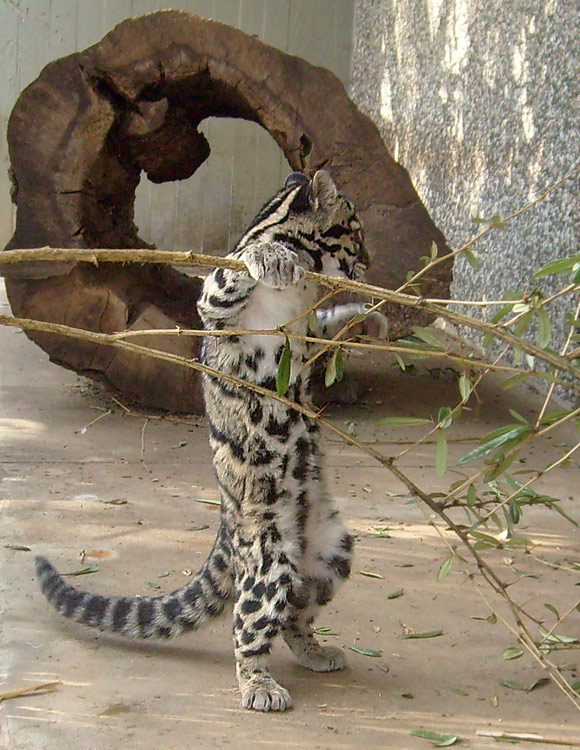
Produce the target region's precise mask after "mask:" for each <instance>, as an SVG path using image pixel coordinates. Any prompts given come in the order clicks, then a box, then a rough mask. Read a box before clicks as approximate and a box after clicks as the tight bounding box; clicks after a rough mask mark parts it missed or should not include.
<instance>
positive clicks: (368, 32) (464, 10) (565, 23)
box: [351, 0, 580, 346]
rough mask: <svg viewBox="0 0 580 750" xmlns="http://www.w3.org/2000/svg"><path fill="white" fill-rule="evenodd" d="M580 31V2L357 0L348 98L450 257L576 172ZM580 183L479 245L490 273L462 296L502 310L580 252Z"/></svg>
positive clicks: (463, 270) (463, 284)
mask: <svg viewBox="0 0 580 750" xmlns="http://www.w3.org/2000/svg"><path fill="white" fill-rule="evenodd" d="M579 23H580V10H579V6H578V2H577V0H540V1H539V0H517V2H509V3H501V2H487V1H486V0H397V2H392V0H357V2H356V6H355V37H354V51H353V84H352V89H351V96H352V97H353V99H354V101H355V102H356V104H357V105H358V106H359V107H360V108H361V109H362V110H363V111H364V112H366V114H368V115H370V116H371V117H372V119H373V120H374V122H375V123H376V124H377V126H378V127H379V129H380V131H381V134H382V135H383V137H384V139H385V142H386V145H387V148H388V149H389V150H390V152H391V153H392V154H393V156H394V157H395V159H396V160H397V161H399V162H400V163H401V164H403V165H404V166H405V167H406V168H407V169H408V170H409V172H410V175H411V179H412V180H413V183H414V185H415V188H416V189H417V191H418V192H419V194H420V196H421V198H422V200H423V202H424V203H425V205H426V207H427V210H428V211H429V212H430V214H431V216H432V217H433V219H434V221H435V223H436V224H437V225H438V226H439V227H440V228H441V230H442V231H443V232H444V234H445V235H446V237H447V239H448V241H449V243H450V244H451V245H452V246H455V247H457V246H459V245H460V244H461V243H462V242H463V241H465V240H467V239H468V238H470V237H471V236H472V235H473V234H474V233H475V232H476V231H478V230H479V229H481V225H479V224H475V223H473V218H475V217H491V216H493V215H494V214H501V215H506V214H509V213H511V212H512V211H514V210H516V209H517V208H518V207H520V206H522V205H524V204H526V203H527V202H528V201H529V200H531V199H533V198H535V197H536V196H538V195H539V194H540V193H541V192H542V191H543V190H544V188H546V187H547V186H549V185H550V184H551V183H552V182H554V181H556V180H557V179H558V178H559V177H560V176H562V175H563V174H565V173H566V172H567V171H569V170H571V169H572V168H573V167H574V166H575V164H576V165H577V164H578V158H579V153H578V142H579V135H580V133H579V130H580V78H579V76H578V69H579V63H580V60H579V50H580V47H579V45H578V27H579ZM579 184H580V182H579V179H578V176H576V179H575V180H572V181H569V182H567V183H566V184H565V185H563V186H562V187H561V188H559V189H558V190H557V191H555V192H554V193H553V194H552V195H551V196H550V197H549V199H548V200H546V201H545V202H543V203H542V204H541V205H539V206H538V207H536V208H535V209H534V210H533V211H532V212H529V213H526V214H523V215H522V216H521V217H520V218H518V219H517V220H516V221H515V222H514V223H513V225H510V228H509V229H508V230H505V231H501V230H498V231H495V232H494V233H492V235H490V236H489V237H488V239H487V240H486V241H485V242H482V243H480V244H479V245H478V247H477V248H476V249H485V248H487V249H488V254H487V255H486V257H485V259H484V265H483V268H482V269H481V270H480V271H474V270H473V269H472V268H471V267H470V266H469V265H468V264H467V263H466V262H463V261H460V262H459V263H458V264H457V265H456V268H455V284H454V290H453V291H454V296H456V297H457V298H458V299H465V298H467V299H481V298H482V297H486V298H487V299H497V298H500V299H501V296H502V295H503V293H504V292H505V291H506V290H507V289H510V288H511V289H515V288H518V289H521V288H522V287H523V286H525V285H526V284H527V283H528V280H529V278H530V273H531V272H532V271H533V270H535V269H537V268H538V267H540V266H541V265H543V264H544V263H545V262H547V261H548V260H550V259H551V258H554V257H558V256H565V255H567V254H569V253H570V252H577V250H578V244H579V240H580V190H579ZM532 283H533V282H532ZM563 313H564V310H563V309H561V310H559V311H558V313H557V318H558V319H559V321H560V330H559V332H558V334H559V339H560V340H561V341H562V339H563V330H564V314H563ZM551 345H552V346H556V344H555V343H552V344H551Z"/></svg>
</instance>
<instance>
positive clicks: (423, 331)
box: [413, 326, 445, 351]
mask: <svg viewBox="0 0 580 750" xmlns="http://www.w3.org/2000/svg"><path fill="white" fill-rule="evenodd" d="M413 333H414V334H415V336H417V338H419V339H421V341H424V342H425V343H426V344H429V346H432V347H433V348H434V349H438V350H439V351H443V350H444V349H445V346H444V344H443V343H442V342H441V341H439V339H438V338H437V336H435V334H434V333H433V331H431V330H430V329H429V328H421V326H413Z"/></svg>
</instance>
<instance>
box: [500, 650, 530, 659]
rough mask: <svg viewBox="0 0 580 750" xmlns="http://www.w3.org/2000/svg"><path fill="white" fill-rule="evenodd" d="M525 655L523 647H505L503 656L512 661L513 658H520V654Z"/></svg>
mask: <svg viewBox="0 0 580 750" xmlns="http://www.w3.org/2000/svg"><path fill="white" fill-rule="evenodd" d="M523 655H524V650H523V648H513V647H511V648H506V649H504V651H503V653H502V655H501V658H502V659H505V660H506V661H510V660H511V659H519V658H520V656H523Z"/></svg>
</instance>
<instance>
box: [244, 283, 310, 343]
mask: <svg viewBox="0 0 580 750" xmlns="http://www.w3.org/2000/svg"><path fill="white" fill-rule="evenodd" d="M315 300H316V287H315V286H314V285H313V284H310V283H307V282H299V283H298V284H294V285H292V286H289V287H287V288H286V289H272V288H271V287H268V286H266V285H265V284H258V285H257V286H256V288H255V289H254V291H253V293H252V296H251V297H250V299H249V301H248V304H247V306H246V309H245V310H244V312H243V314H242V316H241V320H240V324H241V325H242V326H243V327H244V328H245V329H246V330H249V329H253V330H268V329H270V328H279V327H280V326H284V325H286V324H287V323H289V322H290V321H291V320H293V319H294V318H296V317H297V316H298V315H300V314H301V313H302V312H304V311H305V310H307V309H308V308H309V307H310V306H311V305H312V304H314V302H315ZM307 327H308V316H305V317H304V318H302V319H301V320H300V321H298V322H297V323H295V324H293V325H292V331H294V332H295V333H299V334H301V335H305V334H306V330H307ZM256 338H257V339H258V338H260V339H263V338H265V337H262V336H260V337H256Z"/></svg>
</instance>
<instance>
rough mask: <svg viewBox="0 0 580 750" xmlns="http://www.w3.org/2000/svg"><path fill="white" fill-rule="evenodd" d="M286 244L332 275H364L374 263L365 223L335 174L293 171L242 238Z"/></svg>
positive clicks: (304, 261)
mask: <svg viewBox="0 0 580 750" xmlns="http://www.w3.org/2000/svg"><path fill="white" fill-rule="evenodd" d="M269 240H270V241H274V242H282V243H283V244H286V245H287V246H288V247H290V248H291V249H292V250H294V251H295V252H296V253H297V254H298V257H299V259H300V262H301V263H302V264H303V265H304V266H305V267H306V268H309V269H311V270H313V271H317V272H319V273H325V274H327V275H328V276H346V277H347V278H349V279H360V278H362V276H363V275H364V273H365V271H366V269H367V268H368V266H369V262H370V260H369V255H368V253H367V251H366V249H365V246H364V235H363V228H362V222H361V219H360V217H359V216H358V214H357V212H356V208H355V207H354V204H353V203H352V202H351V201H350V200H349V199H348V198H346V197H345V196H344V195H341V194H340V193H339V192H338V188H337V187H336V184H335V182H334V180H333V179H332V177H331V176H330V175H329V174H328V172H325V171H324V170H318V171H317V172H315V173H314V175H313V176H312V178H308V177H306V175H304V174H302V173H301V172H293V173H292V174H291V175H290V176H289V177H288V178H287V179H286V183H285V185H284V187H283V188H282V189H281V190H280V191H278V192H277V193H276V195H275V196H274V197H273V198H271V199H270V200H269V201H268V202H267V203H266V204H265V206H263V208H262V209H261V210H260V211H259V213H258V215H257V216H256V218H255V219H254V221H253V222H252V224H251V225H250V227H248V230H247V231H246V233H245V234H244V236H243V238H242V240H241V242H242V243H244V244H247V243H249V242H253V241H262V242H266V243H267V242H268V241H269Z"/></svg>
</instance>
